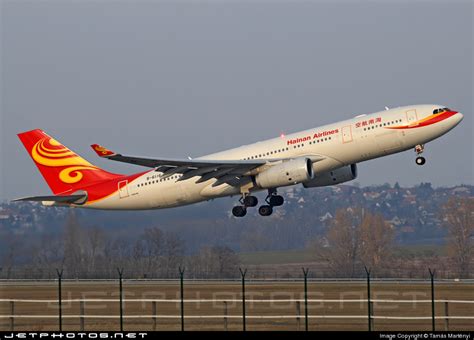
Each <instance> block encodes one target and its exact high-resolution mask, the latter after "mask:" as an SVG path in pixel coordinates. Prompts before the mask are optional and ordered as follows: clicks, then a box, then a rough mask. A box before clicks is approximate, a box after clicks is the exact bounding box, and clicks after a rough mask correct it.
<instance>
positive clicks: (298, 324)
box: [296, 301, 301, 331]
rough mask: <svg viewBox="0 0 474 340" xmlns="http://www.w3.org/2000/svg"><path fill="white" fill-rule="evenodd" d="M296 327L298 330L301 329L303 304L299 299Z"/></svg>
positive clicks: (297, 302)
mask: <svg viewBox="0 0 474 340" xmlns="http://www.w3.org/2000/svg"><path fill="white" fill-rule="evenodd" d="M296 327H297V328H296V329H297V330H298V331H299V330H300V329H301V304H300V302H299V301H296Z"/></svg>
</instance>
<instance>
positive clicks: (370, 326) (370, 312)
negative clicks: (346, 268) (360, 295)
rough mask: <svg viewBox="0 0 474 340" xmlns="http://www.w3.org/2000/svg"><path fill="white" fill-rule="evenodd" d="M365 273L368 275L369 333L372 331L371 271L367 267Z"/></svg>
mask: <svg viewBox="0 0 474 340" xmlns="http://www.w3.org/2000/svg"><path fill="white" fill-rule="evenodd" d="M364 268H365V273H366V274H367V320H368V324H369V332H370V331H372V303H371V301H370V269H368V268H367V267H366V266H364Z"/></svg>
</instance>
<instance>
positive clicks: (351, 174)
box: [303, 164, 357, 188]
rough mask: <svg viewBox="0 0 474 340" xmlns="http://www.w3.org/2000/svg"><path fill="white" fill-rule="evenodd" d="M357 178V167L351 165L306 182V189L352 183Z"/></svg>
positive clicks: (304, 184)
mask: <svg viewBox="0 0 474 340" xmlns="http://www.w3.org/2000/svg"><path fill="white" fill-rule="evenodd" d="M356 177H357V165H356V164H351V165H347V166H344V167H342V168H338V169H335V170H332V171H328V172H325V173H322V174H321V175H319V176H318V175H316V177H314V178H313V179H312V180H310V181H307V182H304V183H303V186H304V187H305V188H314V187H324V186H328V185H334V184H339V183H344V182H347V181H352V180H353V179H355V178H356Z"/></svg>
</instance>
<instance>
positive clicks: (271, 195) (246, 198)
mask: <svg viewBox="0 0 474 340" xmlns="http://www.w3.org/2000/svg"><path fill="white" fill-rule="evenodd" d="M284 201H285V200H284V199H283V197H282V196H280V195H277V192H276V189H269V190H268V195H267V197H266V198H265V202H266V203H267V204H265V205H262V206H261V207H260V208H258V213H259V214H260V215H261V216H270V215H271V214H272V213H273V207H279V206H281V205H283V202H284ZM239 202H240V203H241V205H238V206H235V207H234V208H233V209H232V214H233V215H234V216H235V217H244V216H245V215H246V214H247V208H249V207H255V206H257V204H258V199H257V197H255V196H251V195H248V194H244V195H243V196H242V197H241V198H240V200H239Z"/></svg>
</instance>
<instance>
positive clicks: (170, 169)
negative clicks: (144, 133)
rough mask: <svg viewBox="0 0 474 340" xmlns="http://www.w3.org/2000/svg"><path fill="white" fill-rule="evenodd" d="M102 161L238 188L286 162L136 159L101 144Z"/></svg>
mask: <svg viewBox="0 0 474 340" xmlns="http://www.w3.org/2000/svg"><path fill="white" fill-rule="evenodd" d="M91 147H92V149H94V151H95V152H96V153H97V155H99V157H102V158H107V159H111V160H113V161H118V162H124V163H130V164H136V165H141V166H146V167H149V168H156V171H160V172H163V174H162V175H161V178H167V177H170V176H172V175H174V174H181V175H182V176H181V177H180V178H179V179H178V181H183V180H186V179H189V178H192V177H195V176H198V177H200V178H199V179H197V181H196V183H201V182H205V181H207V180H209V179H211V178H215V179H217V181H216V182H215V183H214V184H213V186H218V185H220V184H223V183H227V184H229V185H238V184H239V183H241V181H242V180H243V178H244V177H246V176H249V175H251V174H252V171H253V170H255V169H256V168H258V167H261V166H264V165H268V166H271V165H272V163H274V162H280V161H282V160H284V159H267V160H266V159H258V160H257V159H256V160H207V159H157V158H145V157H135V156H124V155H121V154H118V153H115V152H113V151H110V150H108V149H106V148H104V147H102V146H100V145H98V144H93V145H91ZM311 159H312V160H313V162H316V161H319V160H322V159H324V157H318V156H312V157H311Z"/></svg>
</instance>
